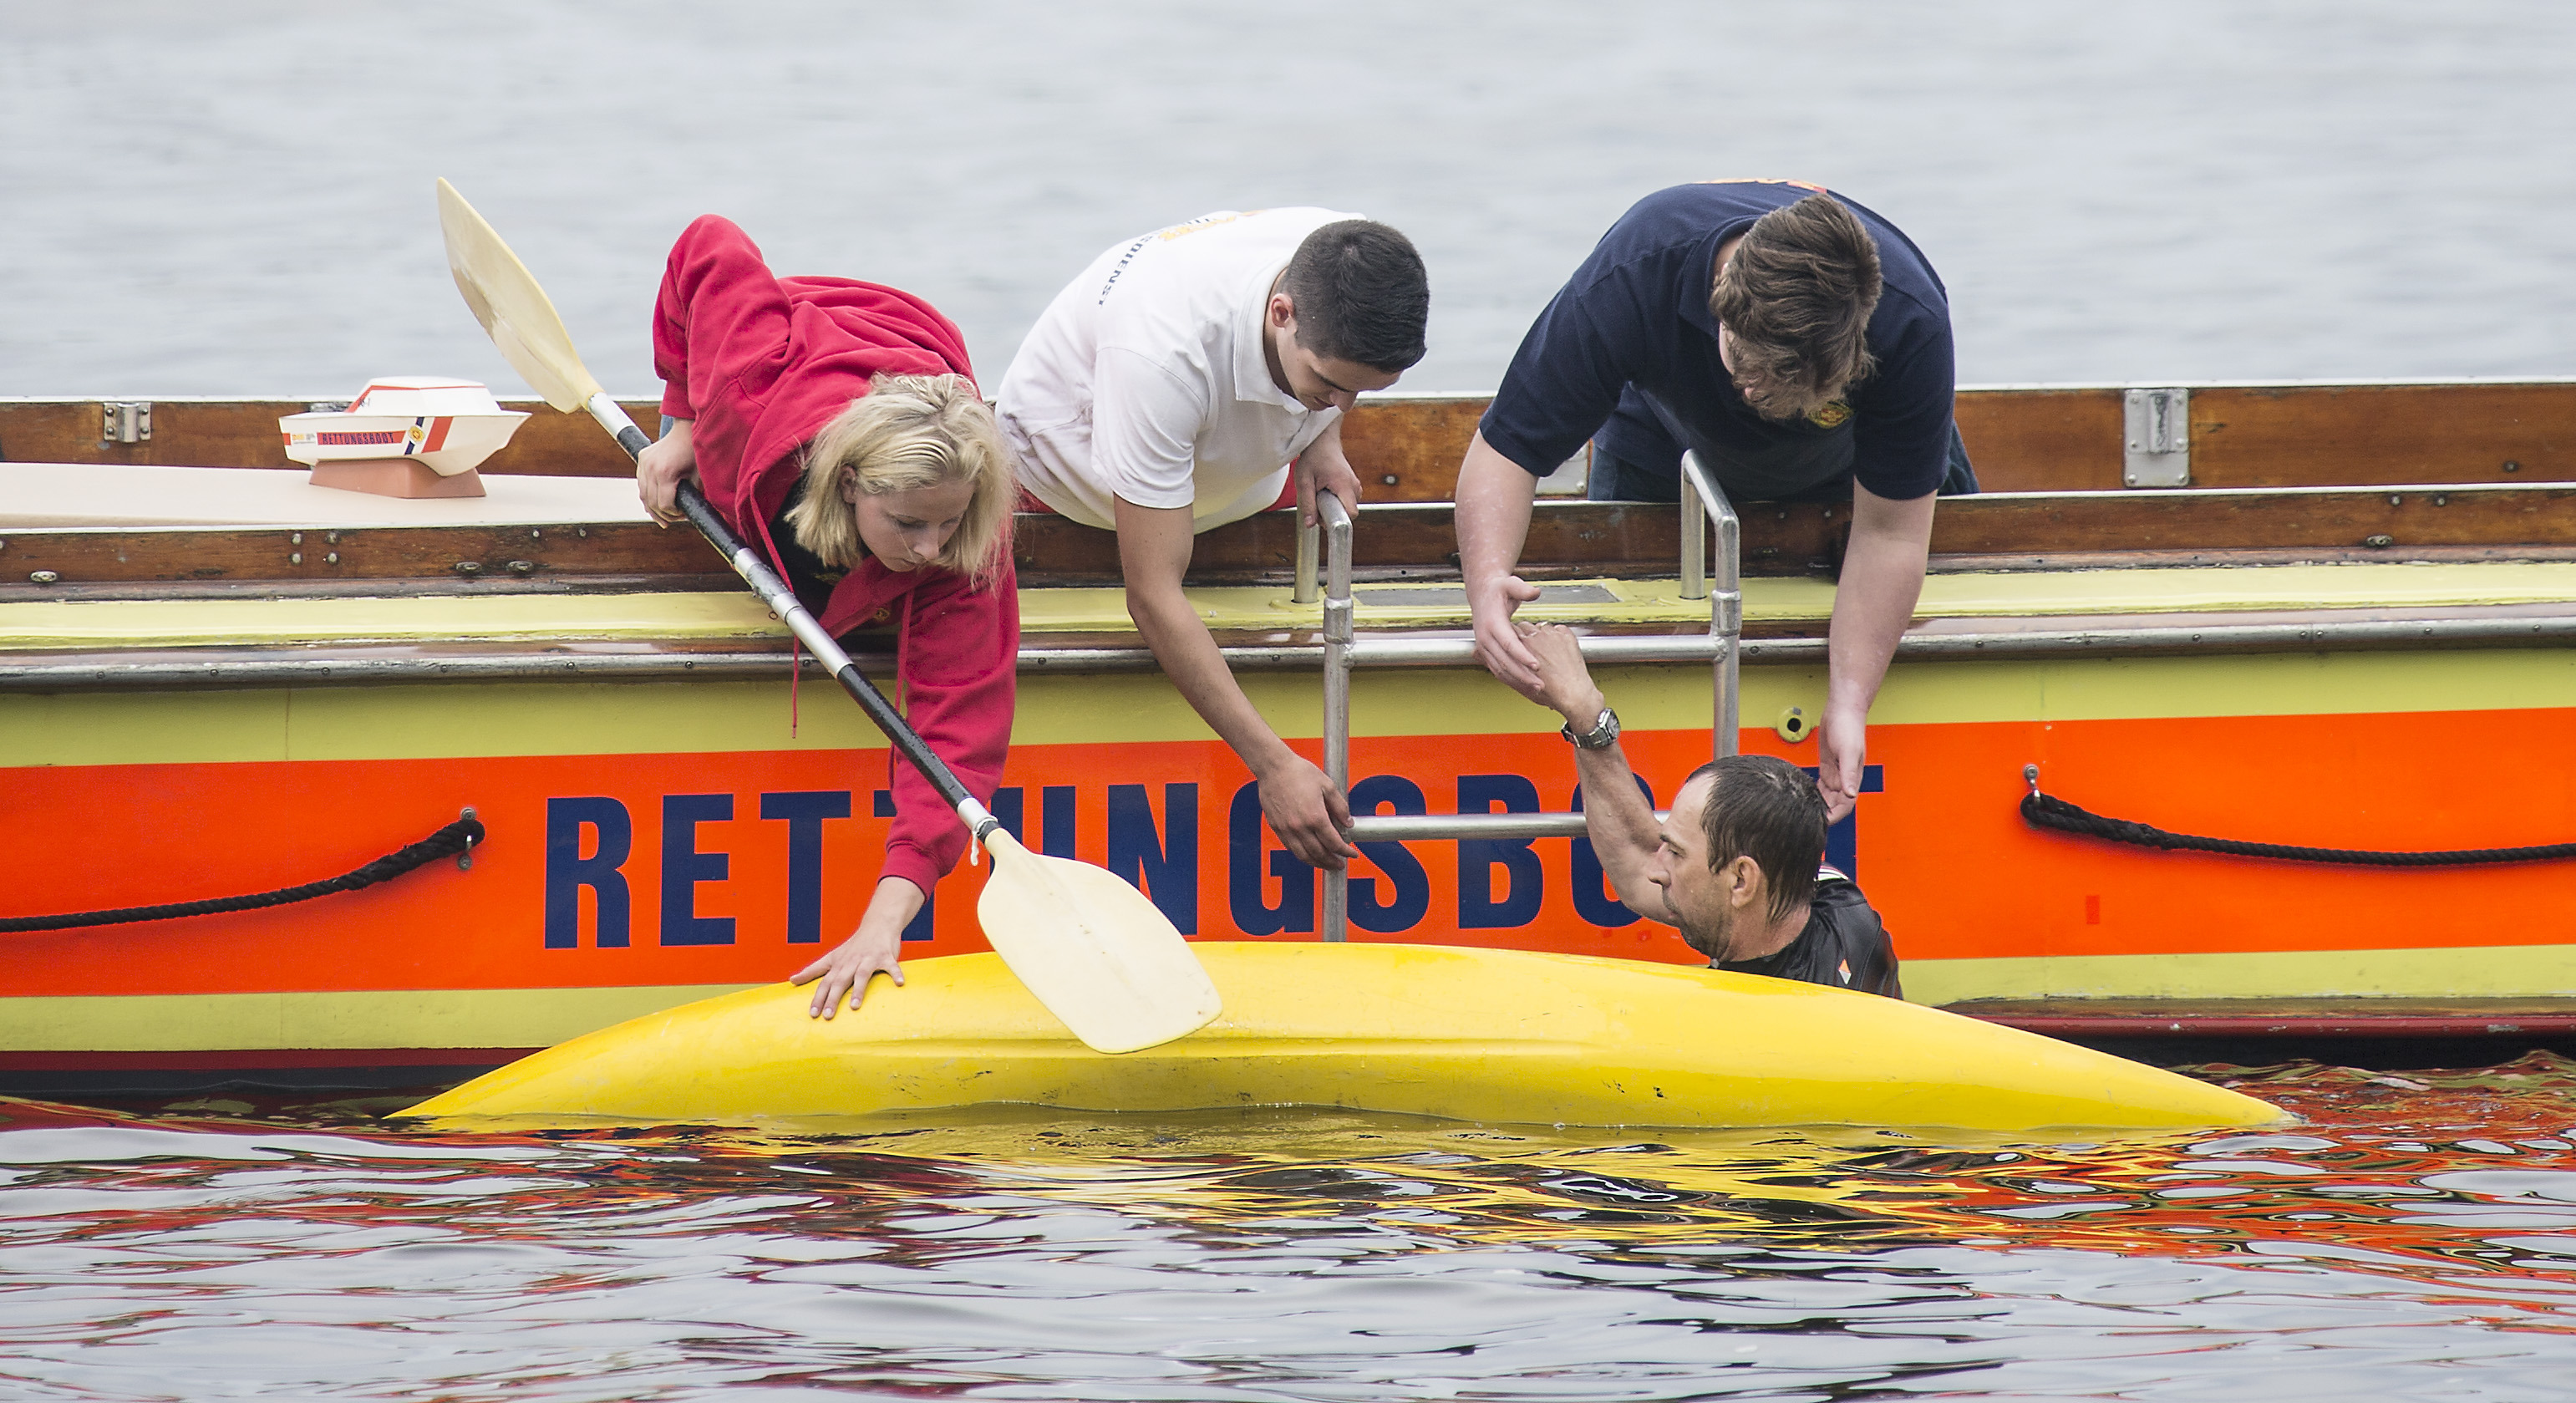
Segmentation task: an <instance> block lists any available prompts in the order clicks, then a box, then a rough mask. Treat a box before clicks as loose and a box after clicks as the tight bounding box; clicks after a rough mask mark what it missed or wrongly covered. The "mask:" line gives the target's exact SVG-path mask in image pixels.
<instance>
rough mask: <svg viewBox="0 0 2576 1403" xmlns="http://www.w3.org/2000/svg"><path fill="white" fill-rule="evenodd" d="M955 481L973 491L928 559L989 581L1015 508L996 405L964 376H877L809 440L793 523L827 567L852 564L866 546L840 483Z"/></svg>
mask: <svg viewBox="0 0 2576 1403" xmlns="http://www.w3.org/2000/svg"><path fill="white" fill-rule="evenodd" d="M957 481H966V482H972V483H974V484H975V495H974V496H973V497H971V498H969V499H968V500H967V503H966V519H965V520H963V521H961V522H959V523H958V525H957V533H956V534H955V535H953V536H950V537H949V538H948V545H947V548H946V549H944V550H942V551H940V553H939V554H938V556H936V557H935V558H934V559H932V561H931V562H930V563H931V564H933V565H937V566H941V567H943V568H946V569H949V570H954V571H956V572H957V573H959V574H961V575H965V576H968V577H969V578H971V579H973V580H974V582H975V583H976V584H977V585H978V586H979V587H980V586H984V585H989V584H991V583H992V581H993V578H994V576H996V575H997V574H999V573H1000V572H1001V563H1002V559H1003V555H1004V552H1006V551H1008V550H1010V548H1011V539H1010V538H1011V509H1012V508H1013V507H1014V506H1016V505H1017V504H1018V502H1019V483H1018V480H1017V478H1016V476H1015V475H1014V474H1013V473H1012V470H1011V450H1010V449H1009V448H1008V447H1006V446H1004V444H1003V442H1002V431H1001V427H1000V426H999V425H997V424H995V423H994V422H993V411H992V410H990V409H987V408H986V407H985V406H984V401H983V400H982V399H981V398H979V397H978V396H977V395H976V393H975V387H974V385H973V384H971V383H970V382H968V380H967V379H966V377H964V376H962V375H879V376H877V377H876V378H875V379H873V380H870V381H869V382H868V392H867V393H866V394H865V395H862V396H860V397H859V398H857V399H854V400H852V401H850V407H849V408H847V409H845V410H842V411H841V413H840V416H839V417H838V418H836V419H834V420H833V421H832V422H831V423H829V424H826V425H824V426H823V431H822V432H821V433H818V434H816V435H814V438H813V441H812V442H810V443H808V444H806V445H805V495H804V496H803V497H802V498H801V499H799V500H798V501H797V503H796V505H795V506H794V507H793V508H791V509H790V511H789V514H788V519H787V520H788V525H789V526H790V527H791V528H793V529H794V530H795V532H796V539H797V540H798V541H800V542H802V543H803V544H804V546H805V548H806V549H807V550H810V551H812V552H814V553H815V554H816V555H818V556H821V557H822V558H823V563H824V564H826V565H831V566H836V567H838V568H841V569H850V568H852V567H855V566H856V565H858V564H859V563H860V562H861V561H862V560H865V559H866V558H867V554H868V548H867V543H866V542H864V541H862V540H860V539H859V523H858V517H857V514H856V513H855V512H853V511H852V510H851V508H850V504H849V503H847V502H845V501H843V500H842V498H841V488H842V484H844V483H845V482H846V483H849V484H852V485H854V486H855V487H856V488H857V490H858V491H860V492H863V493H865V494H867V495H869V496H872V497H874V496H883V495H884V494H886V493H888V492H909V491H911V490H912V489H914V488H916V487H930V486H934V485H936V484H939V483H943V482H957Z"/></svg>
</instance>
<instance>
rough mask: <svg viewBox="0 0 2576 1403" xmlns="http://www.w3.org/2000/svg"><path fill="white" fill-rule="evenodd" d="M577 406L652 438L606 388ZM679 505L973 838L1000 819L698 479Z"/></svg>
mask: <svg viewBox="0 0 2576 1403" xmlns="http://www.w3.org/2000/svg"><path fill="white" fill-rule="evenodd" d="M582 407H583V408H585V409H588V410H589V411H590V417H592V418H593V419H596V420H598V421H599V424H600V427H601V428H604V429H606V430H608V431H609V432H610V433H612V434H615V435H616V436H617V443H618V446H619V447H621V448H624V449H625V450H626V456H627V457H629V458H633V457H637V456H640V455H641V454H642V453H643V452H644V450H645V448H646V447H648V446H649V445H650V444H651V442H652V441H651V440H650V439H647V438H645V437H644V431H643V430H642V429H639V428H637V427H636V426H635V421H634V420H632V419H630V418H628V417H626V411H625V410H624V409H622V408H620V407H619V406H618V403H617V401H615V400H613V399H610V398H609V397H608V396H607V394H606V393H604V392H602V393H597V394H593V395H591V396H590V397H589V398H588V399H586V400H584V401H583V402H582ZM680 510H681V511H682V512H683V513H685V514H686V515H687V516H688V518H689V520H690V522H691V523H693V524H694V525H696V527H697V528H698V534H700V535H702V536H704V537H706V538H707V544H709V545H711V546H714V547H715V548H716V552H717V554H719V555H722V556H723V557H724V558H725V560H726V562H727V563H729V564H731V565H732V566H733V571H734V573H735V574H737V575H740V576H742V579H743V583H745V584H747V585H750V586H751V588H752V590H753V592H754V593H756V594H758V595H759V596H760V597H761V599H762V601H763V602H765V603H767V604H768V605H769V608H770V610H771V612H773V613H775V614H777V615H778V617H780V618H781V619H784V620H786V621H787V627H788V630H789V631H790V632H792V633H794V634H795V635H796V637H797V638H798V639H800V640H801V641H803V643H804V644H805V646H806V648H807V649H808V650H810V651H811V652H812V653H813V654H814V656H815V657H817V658H819V659H821V660H822V663H823V666H825V667H827V668H829V669H831V671H832V676H834V677H835V678H837V679H839V680H840V683H841V688H842V690H844V691H846V692H848V693H849V694H850V697H851V699H852V700H854V701H856V702H857V703H858V704H859V707H860V709H861V710H864V711H866V712H867V714H868V719H869V720H871V721H874V722H876V723H877V729H878V730H880V731H883V732H885V733H886V739H888V740H890V741H892V742H894V748H895V749H896V750H899V751H901V752H903V758H904V759H906V760H909V761H911V762H912V767H913V768H914V769H916V770H919V771H921V777H922V778H923V779H926V780H929V781H930V786H931V788H933V789H936V790H938V791H939V797H940V798H942V799H945V800H947V801H948V803H949V806H950V807H952V808H954V809H956V810H957V816H958V817H959V818H961V819H964V820H965V821H966V827H967V829H968V831H970V832H972V833H973V834H974V835H975V838H976V840H977V841H978V842H981V841H982V840H983V838H984V836H985V835H986V834H988V833H991V832H992V831H993V830H994V829H996V828H998V827H1000V826H1001V820H1000V819H997V818H995V817H993V813H992V811H991V810H990V809H987V808H985V807H984V806H983V805H982V804H981V803H979V802H977V801H976V798H975V796H974V795H972V794H969V793H967V792H966V786H965V785H963V784H960V783H958V781H957V775H956V773H955V772H954V771H952V770H950V769H949V768H948V764H947V762H946V761H943V760H941V759H940V758H939V757H938V756H937V755H935V754H932V753H931V749H930V747H929V746H928V745H926V744H924V743H923V741H922V739H921V736H920V735H919V733H917V732H915V731H914V730H913V729H912V727H911V726H910V725H908V724H906V723H905V721H904V719H903V714H902V713H901V712H898V711H896V710H895V709H894V706H893V705H892V704H891V703H889V702H888V701H887V700H886V699H885V694H884V693H882V692H880V691H878V690H877V688H876V684H875V683H873V682H870V681H869V680H868V679H867V677H866V675H865V674H863V673H861V672H860V671H859V665H858V664H857V663H855V662H852V661H851V660H850V655H849V654H848V653H846V652H844V651H842V648H841V645H840V643H839V642H837V641H836V640H834V638H833V637H832V635H830V634H829V633H826V632H824V631H823V625H822V623H821V621H819V620H817V619H816V618H815V617H814V614H813V611H812V610H810V609H807V608H806V607H805V605H804V602H803V601H802V600H799V599H798V598H797V597H796V591H794V590H793V589H790V588H788V586H787V582H786V581H785V580H782V579H780V578H779V577H778V572H777V571H775V570H772V569H770V568H769V562H767V561H765V560H762V559H761V558H760V556H759V554H758V553H757V552H755V551H753V550H752V548H751V547H749V546H747V545H745V544H743V543H742V542H741V541H739V540H737V539H735V538H734V534H733V530H732V528H731V527H728V526H726V525H725V522H724V518H723V517H720V516H718V515H716V509H715V506H714V505H713V504H712V503H710V502H708V501H707V494H706V493H704V492H701V491H699V490H698V485H697V484H696V483H694V482H683V483H681V484H680Z"/></svg>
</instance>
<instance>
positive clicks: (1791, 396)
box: [1708, 195, 1883, 418]
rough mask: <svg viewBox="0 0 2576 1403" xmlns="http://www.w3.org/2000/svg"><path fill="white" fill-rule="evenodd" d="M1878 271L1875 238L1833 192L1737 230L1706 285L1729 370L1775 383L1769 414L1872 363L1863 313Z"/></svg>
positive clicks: (1813, 404)
mask: <svg viewBox="0 0 2576 1403" xmlns="http://www.w3.org/2000/svg"><path fill="white" fill-rule="evenodd" d="M1882 286H1883V283H1882V280H1881V278H1880V275H1879V267H1878V241H1877V240H1875V239H1873V238H1871V237H1870V236H1869V230H1868V229H1866V228H1864V227H1862V225H1861V222H1860V219H1859V217H1858V216H1856V215H1854V214H1853V213H1852V212H1851V210H1850V208H1849V207H1847V206H1845V205H1844V204H1843V202H1842V201H1840V200H1837V199H1835V198H1834V197H1833V196H1831V195H1809V196H1808V197H1807V198H1805V199H1803V200H1800V201H1798V202H1797V203H1796V204H1794V205H1783V206H1781V207H1780V208H1778V209H1775V210H1773V211H1771V212H1770V213H1769V214H1766V215H1764V216H1762V217H1761V218H1760V219H1757V220H1755V221H1753V227H1752V228H1750V229H1747V230H1745V231H1744V238H1743V241H1742V242H1741V243H1738V244H1737V245H1736V246H1735V256H1734V257H1732V258H1730V259H1728V260H1727V264H1726V270H1725V271H1724V272H1722V273H1720V274H1718V277H1717V282H1716V284H1715V285H1714V286H1713V287H1712V288H1711V289H1710V290H1709V296H1708V310H1709V313H1710V315H1712V316H1714V317H1716V318H1717V320H1718V324H1719V325H1721V326H1723V327H1725V328H1726V329H1727V331H1729V332H1730V333H1732V334H1733V335H1734V337H1735V360H1736V365H1735V369H1736V373H1737V374H1738V375H1739V376H1750V377H1752V378H1753V379H1755V380H1756V381H1758V382H1761V383H1763V384H1765V385H1767V386H1770V387H1774V393H1773V395H1772V396H1771V398H1773V399H1776V400H1777V401H1778V403H1777V404H1776V406H1775V405H1772V404H1767V403H1766V404H1763V405H1758V406H1756V407H1757V408H1759V409H1761V410H1763V411H1764V412H1765V413H1773V412H1774V411H1775V409H1776V411H1777V412H1776V414H1775V417H1780V418H1788V417H1794V416H1797V415H1803V414H1807V413H1810V412H1812V411H1814V410H1816V409H1818V408H1821V407H1822V406H1823V405H1825V404H1826V403H1828V402H1830V401H1832V400H1834V399H1835V398H1837V397H1839V396H1840V395H1841V394H1842V393H1843V391H1844V390H1846V389H1848V388H1850V387H1851V385H1852V384H1853V383H1854V382H1855V381H1858V380H1860V379H1861V378H1862V377H1864V376H1866V375H1868V374H1869V372H1870V354H1869V340H1868V337H1869V317H1870V313H1872V312H1874V311H1876V310H1877V309H1878V295H1879V291H1880V289H1881V287H1882Z"/></svg>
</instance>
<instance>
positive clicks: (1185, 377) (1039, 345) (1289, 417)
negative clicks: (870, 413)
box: [997, 208, 1358, 531]
mask: <svg viewBox="0 0 2576 1403" xmlns="http://www.w3.org/2000/svg"><path fill="white" fill-rule="evenodd" d="M1357 217H1358V216H1356V215H1348V214H1340V213H1336V212H1334V211H1332V210H1327V209H1311V208H1299V209H1272V210H1255V211H1253V212H1252V213H1249V214H1238V213H1236V212H1234V211H1232V210H1221V211H1219V212H1217V213H1215V214H1210V215H1203V216H1201V217H1199V218H1197V219H1193V220H1191V221H1190V222H1188V223H1187V224H1175V225H1173V226H1172V227H1171V228H1169V229H1158V230H1156V231H1154V232H1153V233H1151V234H1147V235H1145V236H1143V237H1142V238H1137V239H1130V240H1128V241H1127V242H1125V243H1122V244H1119V245H1117V246H1116V247H1114V248H1111V249H1110V250H1109V251H1107V252H1106V253H1103V254H1101V255H1100V256H1099V257H1098V258H1096V259H1093V260H1092V263H1091V266H1090V267H1088V268H1085V269H1083V270H1082V276H1080V277H1078V278H1075V279H1074V280H1073V282H1072V283H1071V284H1070V285H1068V286H1067V287H1066V288H1065V289H1064V291H1062V292H1060V293H1057V294H1056V298H1055V301H1053V302H1051V303H1049V304H1047V309H1046V312H1045V314H1044V315H1043V316H1040V317H1039V318H1038V321H1037V325H1036V326H1034V327H1031V328H1030V329H1029V336H1028V339H1027V340H1026V341H1023V342H1021V343H1020V353H1019V355H1018V356H1017V357H1015V358H1013V360H1012V361H1011V368H1010V370H1009V371H1008V372H1006V373H1005V374H1004V375H1003V376H1002V388H1001V392H1000V394H999V395H998V397H997V400H998V409H999V414H1000V418H1001V421H1002V433H1003V435H1004V437H1006V438H1008V439H1009V440H1010V443H1011V447H1012V450H1013V451H1014V452H1015V453H1017V454H1018V456H1019V473H1020V485H1021V486H1023V487H1025V488H1027V489H1028V490H1029V491H1030V492H1031V493H1032V494H1034V495H1035V496H1036V497H1037V499H1038V500H1039V501H1042V502H1044V503H1046V504H1047V505H1048V506H1050V507H1053V508H1055V509H1056V510H1057V511H1059V512H1061V513H1063V514H1064V515H1065V516H1067V517H1069V518H1071V519H1072V520H1075V521H1079V522H1081V523H1083V524H1084V525H1086V526H1097V527H1102V528H1104V529H1115V528H1116V526H1117V523H1118V517H1117V506H1116V499H1117V498H1120V497H1124V498H1126V499H1127V500H1128V501H1130V502H1133V503H1135V504H1136V505H1138V506H1140V507H1188V508H1190V509H1191V513H1190V514H1191V529H1192V530H1194V531H1205V530H1207V529H1208V528H1210V527H1213V526H1222V525H1224V524H1225V523H1226V522H1229V521H1236V520H1240V519H1241V518H1243V517H1247V516H1250V515H1252V514H1253V513H1254V512H1257V511H1261V510H1264V509H1266V508H1267V507H1269V505H1270V504H1271V503H1272V502H1275V501H1277V500H1278V499H1279V493H1280V489H1281V487H1282V486H1283V485H1284V484H1285V483H1286V481H1287V476H1288V464H1289V462H1290V460H1292V459H1294V458H1295V457H1296V456H1297V455H1298V454H1299V453H1301V452H1303V451H1305V448H1306V445H1308V444H1310V443H1312V442H1314V441H1315V437H1316V435H1318V434H1321V433H1322V432H1324V430H1325V429H1327V428H1329V427H1331V425H1332V424H1333V422H1334V421H1335V420H1336V419H1338V418H1340V417H1341V411H1340V410H1338V409H1308V408H1306V407H1305V406H1304V405H1302V404H1299V403H1298V402H1297V401H1296V399H1295V398H1294V397H1292V396H1290V395H1289V394H1288V392H1287V391H1285V390H1282V389H1280V388H1279V387H1278V386H1277V385H1276V384H1274V383H1272V382H1271V379H1270V366H1269V361H1268V359H1267V358H1266V357H1265V356H1264V355H1263V352H1262V318H1263V311H1264V309H1265V308H1266V307H1267V306H1268V305H1269V302H1270V284H1271V283H1272V281H1273V280H1275V279H1276V278H1277V277H1278V276H1279V272H1280V270H1281V269H1283V268H1285V267H1287V266H1288V259H1289V257H1290V256H1291V255H1293V254H1294V253H1296V251H1297V246H1298V245H1299V244H1301V243H1303V242H1305V239H1306V236H1307V235H1308V234H1311V233H1313V232H1314V231H1315V230H1317V229H1319V228H1321V227H1323V226H1324V225H1326V224H1331V223H1333V222H1335V221H1337V220H1343V219H1354V218H1357Z"/></svg>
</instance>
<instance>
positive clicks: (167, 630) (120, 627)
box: [0, 591, 786, 651]
mask: <svg viewBox="0 0 2576 1403" xmlns="http://www.w3.org/2000/svg"><path fill="white" fill-rule="evenodd" d="M785 634H786V628H785V626H784V625H782V624H780V623H778V622H777V621H776V620H774V619H772V618H771V617H770V616H769V610H768V608H767V606H765V605H763V604H762V603H761V602H760V601H759V600H758V599H756V598H754V597H753V596H752V595H751V594H750V593H749V592H747V591H729V592H726V593H721V594H491V595H481V596H474V595H424V596H418V597H413V598H367V597H361V598H313V599H297V598H288V599H177V600H134V599H108V600H45V601H40V602H35V603H25V604H0V651H11V650H22V649H46V650H63V649H85V648H163V647H206V646H217V645H220V646H228V647H243V648H249V647H259V646H263V645H277V644H299V643H335V644H357V643H418V642H421V641H423V640H428V639H436V640H439V641H441V642H466V643H515V642H571V641H584V642H603V641H605V642H615V641H633V640H647V639H658V640H679V641H690V642H698V641H715V640H724V639H743V640H752V639H760V638H767V637H772V636H778V637H784V636H785Z"/></svg>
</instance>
